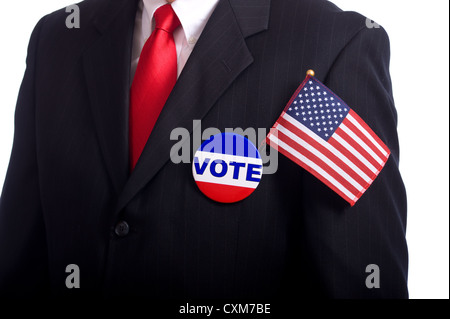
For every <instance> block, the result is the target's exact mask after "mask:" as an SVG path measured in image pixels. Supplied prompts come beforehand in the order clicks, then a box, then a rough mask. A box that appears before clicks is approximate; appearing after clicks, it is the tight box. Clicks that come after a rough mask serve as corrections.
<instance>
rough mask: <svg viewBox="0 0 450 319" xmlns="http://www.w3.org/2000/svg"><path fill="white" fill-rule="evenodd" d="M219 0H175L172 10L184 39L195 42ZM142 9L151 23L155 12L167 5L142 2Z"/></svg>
mask: <svg viewBox="0 0 450 319" xmlns="http://www.w3.org/2000/svg"><path fill="white" fill-rule="evenodd" d="M219 1H220V0H175V1H174V2H173V3H172V8H173V10H174V11H175V13H176V14H177V16H178V19H180V22H181V26H182V27H183V31H184V34H185V36H186V39H187V40H188V41H190V39H194V41H196V40H197V39H198V38H199V37H200V35H201V34H202V32H203V29H204V28H205V26H206V23H207V22H208V20H209V18H210V17H211V14H212V13H213V12H214V9H215V8H216V6H217V4H218V3H219ZM143 3H144V7H145V9H146V11H147V13H148V14H149V17H148V18H149V21H153V15H154V13H155V11H156V10H157V9H158V8H159V7H161V6H163V5H165V4H167V1H166V0H143Z"/></svg>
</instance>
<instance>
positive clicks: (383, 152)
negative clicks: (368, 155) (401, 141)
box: [347, 113, 388, 157]
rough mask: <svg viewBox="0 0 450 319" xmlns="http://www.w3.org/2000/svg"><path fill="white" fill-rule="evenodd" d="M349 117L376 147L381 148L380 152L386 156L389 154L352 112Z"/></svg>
mask: <svg viewBox="0 0 450 319" xmlns="http://www.w3.org/2000/svg"><path fill="white" fill-rule="evenodd" d="M347 118H348V120H349V121H350V122H352V123H353V125H355V126H356V127H357V128H358V130H360V131H361V132H362V133H363V134H364V135H365V136H366V137H367V138H368V139H369V141H371V142H372V143H373V145H375V146H376V148H378V149H379V150H380V152H381V153H382V154H383V155H384V156H385V157H387V156H388V153H387V152H386V151H385V150H384V148H383V147H381V145H380V144H378V142H377V141H376V140H375V139H374V138H373V136H372V135H371V134H370V133H369V132H367V130H366V129H365V128H364V127H363V126H362V125H361V124H359V122H358V121H357V120H356V119H355V118H354V117H353V116H352V115H351V114H350V113H349V114H348V115H347Z"/></svg>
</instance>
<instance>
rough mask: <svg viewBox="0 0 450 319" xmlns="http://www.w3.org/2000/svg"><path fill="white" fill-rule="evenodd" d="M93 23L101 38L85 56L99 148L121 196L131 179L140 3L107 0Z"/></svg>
mask: <svg viewBox="0 0 450 319" xmlns="http://www.w3.org/2000/svg"><path fill="white" fill-rule="evenodd" d="M105 3H106V4H105V5H104V9H103V10H102V11H101V12H102V15H101V16H100V17H99V18H98V19H97V20H96V21H95V22H94V24H95V27H96V28H97V31H99V37H98V38H97V40H96V41H95V42H94V44H93V45H92V46H91V47H90V48H89V49H88V50H87V51H86V52H85V54H84V56H83V63H84V71H85V75H86V83H87V88H88V92H89V98H90V102H91V107H92V113H93V116H94V121H95V125H96V129H97V135H98V138H99V143H100V148H101V151H102V154H103V158H104V161H105V163H106V167H107V170H108V173H109V175H110V177H111V180H112V183H113V185H114V188H115V190H116V192H117V193H120V192H121V190H122V189H123V186H124V185H125V182H126V180H127V178H128V174H129V172H128V105H129V102H128V100H129V83H130V63H131V47H132V38H133V28H134V18H135V15H136V10H137V7H136V3H137V1H129V0H117V1H105Z"/></svg>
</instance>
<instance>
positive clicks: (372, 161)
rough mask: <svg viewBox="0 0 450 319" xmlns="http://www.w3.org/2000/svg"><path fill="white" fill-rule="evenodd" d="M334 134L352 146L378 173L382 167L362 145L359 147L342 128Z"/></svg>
mask: <svg viewBox="0 0 450 319" xmlns="http://www.w3.org/2000/svg"><path fill="white" fill-rule="evenodd" d="M334 134H337V135H339V136H340V137H341V138H342V139H343V140H344V141H346V142H347V143H348V144H350V145H351V146H352V147H353V148H354V149H355V150H356V151H358V153H359V154H361V155H362V156H363V157H364V158H365V159H366V160H367V161H368V162H369V163H370V164H372V165H373V166H374V167H375V168H376V169H377V171H379V170H380V168H381V167H382V166H381V164H380V163H378V162H377V161H376V160H375V159H374V158H373V157H372V155H370V154H369V153H368V152H367V151H366V150H365V149H364V148H363V147H362V146H361V145H359V144H358V143H357V142H356V141H355V140H354V139H353V138H351V137H350V136H349V135H348V134H347V133H345V132H344V131H343V130H342V128H341V127H338V129H337V130H336V131H335V132H334Z"/></svg>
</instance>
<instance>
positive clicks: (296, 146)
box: [278, 131, 366, 194]
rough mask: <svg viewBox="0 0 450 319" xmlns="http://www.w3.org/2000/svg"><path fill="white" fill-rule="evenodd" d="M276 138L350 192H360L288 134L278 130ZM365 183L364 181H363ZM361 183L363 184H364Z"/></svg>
mask: <svg viewBox="0 0 450 319" xmlns="http://www.w3.org/2000/svg"><path fill="white" fill-rule="evenodd" d="M278 138H279V139H280V140H281V141H283V142H284V143H286V144H287V145H289V146H290V147H292V148H293V149H294V150H296V151H297V152H299V153H300V154H302V155H303V156H305V157H306V158H307V159H309V160H310V161H311V162H313V163H314V164H316V165H317V166H319V167H320V168H321V169H323V170H324V171H325V172H327V173H328V174H329V175H330V176H331V177H333V178H334V179H335V180H336V181H338V182H339V183H340V184H341V185H342V186H344V187H345V188H346V189H347V190H348V191H349V192H351V193H352V194H358V193H359V192H360V190H359V189H357V188H356V187H355V186H353V185H352V184H351V183H350V182H349V181H347V180H346V179H345V178H344V177H343V176H342V175H341V174H339V173H338V172H336V171H335V170H334V169H332V168H331V167H330V166H328V165H327V164H326V163H325V162H324V161H322V160H321V159H320V158H319V157H317V156H316V155H314V154H313V153H311V152H310V151H309V150H307V149H306V148H304V147H303V146H301V145H299V144H297V143H296V142H295V141H294V140H292V139H291V138H290V137H289V136H287V135H285V134H284V133H283V132H280V131H278ZM364 184H366V183H364ZM364 184H363V185H364Z"/></svg>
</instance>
